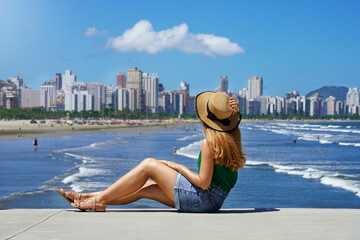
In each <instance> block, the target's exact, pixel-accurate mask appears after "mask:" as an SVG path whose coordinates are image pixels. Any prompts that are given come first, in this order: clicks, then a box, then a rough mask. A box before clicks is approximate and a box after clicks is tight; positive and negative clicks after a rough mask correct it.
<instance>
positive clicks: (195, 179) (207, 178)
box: [161, 139, 214, 190]
mask: <svg viewBox="0 0 360 240" xmlns="http://www.w3.org/2000/svg"><path fill="white" fill-rule="evenodd" d="M161 162H162V163H164V164H165V165H167V166H169V167H171V168H173V169H174V170H176V171H178V172H180V173H181V174H182V175H184V177H186V178H187V179H188V180H189V181H190V182H191V183H192V184H195V185H196V186H198V187H199V188H202V189H204V190H205V189H207V188H208V187H209V186H210V183H211V179H212V176H213V171H214V155H213V153H212V152H211V151H210V148H209V146H208V143H207V141H206V139H204V140H203V141H202V142H201V166H200V172H199V174H197V173H195V172H193V171H191V170H190V169H189V168H187V167H185V166H184V165H181V164H178V163H174V162H168V161H161Z"/></svg>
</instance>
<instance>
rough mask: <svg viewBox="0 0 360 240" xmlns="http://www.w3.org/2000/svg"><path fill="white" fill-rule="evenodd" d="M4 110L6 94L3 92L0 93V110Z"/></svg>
mask: <svg viewBox="0 0 360 240" xmlns="http://www.w3.org/2000/svg"><path fill="white" fill-rule="evenodd" d="M5 108H6V94H5V93H4V92H0V109H5Z"/></svg>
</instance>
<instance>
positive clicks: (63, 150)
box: [53, 137, 127, 153]
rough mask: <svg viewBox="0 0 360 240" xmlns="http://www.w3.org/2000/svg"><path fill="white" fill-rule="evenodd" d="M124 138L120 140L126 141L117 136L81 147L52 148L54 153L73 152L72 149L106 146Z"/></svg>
mask: <svg viewBox="0 0 360 240" xmlns="http://www.w3.org/2000/svg"><path fill="white" fill-rule="evenodd" d="M119 140H120V141H121V140H124V141H122V142H127V141H125V140H126V138H124V137H119V138H115V139H111V140H107V141H103V142H95V143H92V144H90V145H87V146H82V147H74V148H65V149H60V150H54V151H53V152H54V153H65V152H73V151H78V150H87V149H93V148H98V147H100V146H107V145H111V144H114V143H115V144H116V143H118V141H119Z"/></svg>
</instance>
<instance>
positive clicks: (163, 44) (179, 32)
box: [106, 20, 245, 57]
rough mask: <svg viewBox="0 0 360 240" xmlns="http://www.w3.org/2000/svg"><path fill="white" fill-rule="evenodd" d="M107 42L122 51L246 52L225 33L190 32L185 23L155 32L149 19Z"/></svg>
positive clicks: (215, 53)
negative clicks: (224, 35) (226, 36)
mask: <svg viewBox="0 0 360 240" xmlns="http://www.w3.org/2000/svg"><path fill="white" fill-rule="evenodd" d="M106 46H107V48H109V49H114V50H116V51H119V52H130V51H138V52H141V51H145V52H148V53H152V54H154V53H157V52H160V51H163V50H168V49H177V50H180V51H183V52H187V53H195V54H203V55H206V56H211V57H216V56H226V57H227V56H232V55H234V54H238V53H244V52H245V51H244V49H243V48H242V47H240V46H239V45H238V44H237V43H232V42H231V41H230V40H229V39H227V38H225V37H218V36H215V35H212V34H202V33H199V34H193V33H189V32H188V26H187V24H185V23H183V24H180V25H179V26H175V27H173V28H169V29H166V30H163V31H159V32H156V31H154V29H153V26H152V25H151V23H150V22H149V21H147V20H141V21H139V22H138V23H136V24H135V26H134V27H133V28H130V29H127V30H126V31H125V32H124V33H123V34H122V35H121V36H119V37H116V38H109V39H108V41H107V43H106Z"/></svg>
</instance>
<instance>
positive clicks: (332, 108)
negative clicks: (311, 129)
mask: <svg viewBox="0 0 360 240" xmlns="http://www.w3.org/2000/svg"><path fill="white" fill-rule="evenodd" d="M325 104H326V110H327V111H326V115H336V114H337V112H336V98H335V97H333V96H330V97H328V98H327V99H326V100H325Z"/></svg>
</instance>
